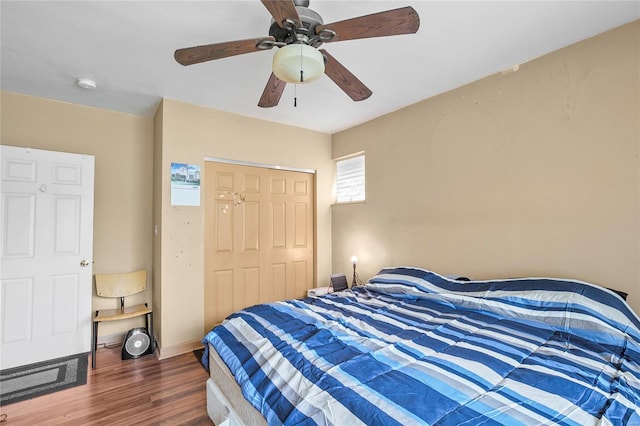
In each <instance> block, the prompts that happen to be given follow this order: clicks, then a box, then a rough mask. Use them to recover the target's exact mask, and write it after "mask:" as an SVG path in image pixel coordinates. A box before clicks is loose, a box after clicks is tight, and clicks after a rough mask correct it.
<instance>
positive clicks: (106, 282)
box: [96, 269, 147, 298]
mask: <svg viewBox="0 0 640 426" xmlns="http://www.w3.org/2000/svg"><path fill="white" fill-rule="evenodd" d="M145 288H147V270H146V269H141V270H139V271H135V272H127V273H124V274H96V294H97V295H98V296H100V297H120V298H124V297H125V296H131V295H132V294H136V293H140V292H141V291H143V290H144V289H145Z"/></svg>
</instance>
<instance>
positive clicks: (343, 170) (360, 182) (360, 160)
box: [336, 154, 365, 203]
mask: <svg viewBox="0 0 640 426" xmlns="http://www.w3.org/2000/svg"><path fill="white" fill-rule="evenodd" d="M364 200H365V195H364V154H361V155H358V156H356V157H350V158H345V159H342V160H337V161H336V203H352V202H355V201H364Z"/></svg>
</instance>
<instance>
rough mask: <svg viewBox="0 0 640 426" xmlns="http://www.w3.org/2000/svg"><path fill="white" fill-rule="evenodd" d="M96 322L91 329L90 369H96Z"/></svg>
mask: <svg viewBox="0 0 640 426" xmlns="http://www.w3.org/2000/svg"><path fill="white" fill-rule="evenodd" d="M98 324H100V323H99V322H98V321H94V322H93V328H92V329H91V334H92V336H91V337H92V339H91V368H96V349H97V348H98Z"/></svg>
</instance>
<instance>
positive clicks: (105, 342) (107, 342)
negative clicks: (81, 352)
mask: <svg viewBox="0 0 640 426" xmlns="http://www.w3.org/2000/svg"><path fill="white" fill-rule="evenodd" d="M126 334H127V333H116V334H109V335H108V336H98V346H115V345H122V342H123V341H124V336H125V335H126Z"/></svg>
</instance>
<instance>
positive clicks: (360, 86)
mask: <svg viewBox="0 0 640 426" xmlns="http://www.w3.org/2000/svg"><path fill="white" fill-rule="evenodd" d="M320 52H322V54H323V55H324V56H325V57H326V58H327V62H326V63H325V64H324V73H325V74H326V75H327V76H328V77H329V78H330V79H331V80H333V82H334V83H336V84H337V85H338V87H340V88H341V89H342V90H343V91H344V93H346V94H347V95H348V96H349V97H350V98H351V99H353V100H354V101H363V100H365V99H367V98H368V97H369V96H371V94H372V93H373V92H372V91H371V90H370V89H369V88H368V87H367V86H365V85H364V83H363V82H361V81H360V80H358V78H357V77H356V76H355V75H353V74H352V73H351V72H350V71H349V70H348V69H346V68H345V67H344V65H342V64H341V63H340V62H338V61H337V60H336V58H334V57H333V56H331V55H330V54H329V52H327V51H326V50H324V49H320Z"/></svg>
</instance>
